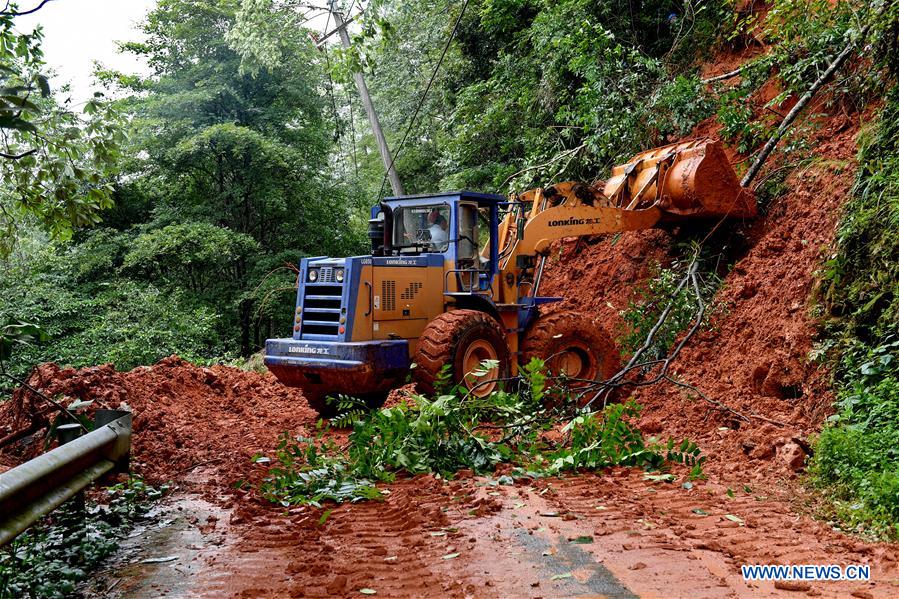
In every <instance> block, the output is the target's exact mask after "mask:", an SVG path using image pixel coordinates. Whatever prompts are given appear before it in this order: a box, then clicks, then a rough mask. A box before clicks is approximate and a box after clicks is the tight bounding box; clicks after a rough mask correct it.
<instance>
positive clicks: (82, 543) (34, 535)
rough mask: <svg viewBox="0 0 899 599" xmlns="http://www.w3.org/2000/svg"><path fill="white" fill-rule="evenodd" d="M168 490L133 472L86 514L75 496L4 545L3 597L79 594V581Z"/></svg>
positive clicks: (0, 563) (0, 559)
mask: <svg viewBox="0 0 899 599" xmlns="http://www.w3.org/2000/svg"><path fill="white" fill-rule="evenodd" d="M165 491H166V488H165V487H162V488H160V489H156V488H153V487H150V486H148V485H146V484H144V482H143V481H142V480H141V479H140V478H139V477H132V478H130V479H129V480H128V481H127V482H125V483H119V484H116V485H113V486H111V487H108V488H107V495H108V502H107V503H106V504H102V505H101V504H92V503H88V504H87V507H86V511H85V513H83V514H82V513H81V512H80V511H79V510H78V508H77V507H75V506H74V505H73V504H72V503H71V502H70V503H67V504H64V505H63V506H62V507H61V508H59V509H57V510H56V511H55V512H53V513H52V514H51V515H50V516H48V517H47V518H45V519H44V520H43V521H42V522H40V523H38V524H36V525H35V526H33V527H32V528H31V529H29V530H28V531H26V532H25V533H23V534H21V535H19V536H18V537H17V538H16V539H15V540H14V541H13V542H12V543H11V544H10V545H9V546H8V547H5V548H4V550H3V551H0V599H7V598H13V597H33V598H35V599H37V598H40V599H43V598H47V599H57V598H58V599H62V598H63V597H72V596H75V595H76V594H77V593H76V587H77V585H78V584H79V583H81V582H83V581H85V580H87V579H88V576H89V573H90V571H91V570H92V569H93V568H95V567H96V566H97V565H98V564H100V562H101V561H102V560H103V559H105V558H106V557H108V556H110V555H112V554H113V553H114V552H115V551H116V550H117V549H118V548H119V543H120V542H121V539H122V538H123V537H124V536H125V534H126V533H127V532H128V530H130V529H131V527H132V525H133V524H134V522H136V521H137V520H138V519H139V518H141V517H142V516H143V515H144V514H146V512H147V511H148V510H149V507H150V505H151V502H152V501H155V500H156V499H159V498H160V497H161V496H162V495H163V493H164V492H165Z"/></svg>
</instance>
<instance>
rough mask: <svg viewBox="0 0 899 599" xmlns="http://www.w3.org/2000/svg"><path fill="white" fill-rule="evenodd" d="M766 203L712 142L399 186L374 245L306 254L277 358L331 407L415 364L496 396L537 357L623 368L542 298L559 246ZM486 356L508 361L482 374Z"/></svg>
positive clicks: (380, 387)
mask: <svg viewBox="0 0 899 599" xmlns="http://www.w3.org/2000/svg"><path fill="white" fill-rule="evenodd" d="M755 213H756V204H755V198H754V196H753V194H752V192H750V191H749V190H747V189H744V188H742V187H740V184H739V182H738V180H737V177H736V173H735V172H734V171H733V169H732V168H731V166H730V164H729V162H728V160H727V157H726V155H725V153H724V151H723V148H722V146H721V144H720V142H716V141H712V140H710V139H698V140H694V141H690V142H686V143H680V144H675V145H669V146H665V147H661V148H657V149H654V150H650V151H647V152H643V153H641V154H638V155H636V156H634V157H633V158H632V159H631V160H629V161H628V162H627V163H625V164H623V165H620V166H617V167H615V168H614V169H612V172H611V176H610V178H609V179H608V180H607V181H604V182H603V181H596V182H594V183H592V184H586V183H576V182H567V183H560V184H556V185H553V186H551V187H547V188H539V189H533V190H530V191H527V192H525V193H522V194H520V195H517V196H512V197H511V198H508V199H507V198H505V197H503V196H499V195H492V194H484V193H473V192H468V191H458V192H446V193H436V194H422V195H412V196H403V197H389V198H386V199H384V200H383V201H382V202H380V203H379V204H378V205H377V206H375V207H374V208H372V210H371V220H370V221H369V237H370V239H371V254H370V255H365V256H354V257H350V258H330V257H324V256H321V257H312V258H303V259H302V260H301V261H300V264H299V275H298V285H297V300H296V311H295V314H294V321H293V336H292V337H290V338H287V339H269V340H267V341H266V344H265V364H266V365H267V366H268V368H269V369H270V370H271V371H272V372H273V373H274V374H275V376H276V377H277V378H278V379H279V380H280V381H281V382H283V383H284V384H287V385H289V386H295V387H300V388H301V389H302V391H303V394H304V395H305V397H306V399H307V400H308V402H309V405H310V406H311V407H313V408H314V409H315V410H317V411H318V412H319V413H321V414H322V415H325V416H327V415H330V414H332V413H333V411H334V408H333V405H332V402H329V401H327V398H328V397H334V396H337V395H339V394H345V395H351V396H353V397H357V398H361V399H364V400H365V401H366V402H368V403H369V405H371V406H378V405H380V403H381V402H383V401H384V399H385V398H386V396H387V394H388V393H389V391H390V390H391V389H393V388H395V387H397V386H399V385H401V384H403V383H404V381H405V380H406V378H407V376H408V374H409V371H410V367H411V365H412V363H413V362H414V363H415V365H416V367H415V368H414V370H413V374H414V379H415V381H416V383H417V388H418V389H419V391H421V392H424V393H429V392H432V391H433V390H434V385H435V382H436V381H437V379H438V376H440V373H441V369H443V368H444V366H448V367H449V373H450V374H451V376H452V378H453V380H454V382H457V383H460V384H462V385H464V386H466V387H467V388H468V389H469V390H470V392H471V393H473V394H474V395H476V396H486V395H488V394H489V393H491V392H493V391H495V390H496V389H497V387H498V385H500V384H501V381H502V379H505V378H508V377H510V376H514V375H515V374H516V373H517V370H518V367H519V365H520V364H527V363H528V362H529V361H530V359H531V358H532V357H538V358H541V359H543V360H545V361H546V362H547V367H548V369H549V370H550V371H552V372H553V373H556V374H562V373H564V374H565V375H566V376H568V377H570V378H571V379H572V380H592V379H598V378H606V377H609V376H611V375H613V374H614V373H615V372H616V371H617V368H618V352H617V350H616V348H615V345H614V343H613V341H612V339H611V338H610V336H609V335H608V333H606V332H605V331H604V330H602V328H601V327H599V326H597V324H595V323H594V319H593V318H591V317H590V316H589V315H585V314H580V313H576V312H569V311H559V310H556V311H553V310H549V309H547V306H548V304H552V303H553V302H558V301H560V300H561V299H563V298H560V297H546V296H542V295H540V282H541V279H542V277H543V272H544V267H545V266H546V261H547V255H548V253H549V250H550V247H551V245H552V243H553V242H554V241H557V240H560V239H564V238H570V237H581V236H592V235H602V234H608V233H618V232H622V231H634V230H639V229H648V228H651V227H655V226H658V225H659V224H660V223H664V222H670V221H678V220H685V219H707V220H713V219H721V218H725V217H729V218H750V217H753V216H754V215H755ZM484 360H492V361H493V362H491V364H496V366H495V368H493V370H492V371H491V372H489V373H487V374H486V376H484V375H481V376H480V377H475V376H474V375H473V374H472V372H473V371H475V370H476V369H478V367H479V365H481V364H482V363H483V361H484Z"/></svg>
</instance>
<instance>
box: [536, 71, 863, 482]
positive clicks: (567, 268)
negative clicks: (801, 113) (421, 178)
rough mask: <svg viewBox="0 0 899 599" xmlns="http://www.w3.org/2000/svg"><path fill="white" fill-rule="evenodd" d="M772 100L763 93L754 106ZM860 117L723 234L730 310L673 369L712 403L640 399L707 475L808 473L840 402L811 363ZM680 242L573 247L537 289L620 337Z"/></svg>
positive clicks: (820, 139)
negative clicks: (811, 454) (626, 314)
mask: <svg viewBox="0 0 899 599" xmlns="http://www.w3.org/2000/svg"><path fill="white" fill-rule="evenodd" d="M775 93H776V90H774V89H767V88H766V89H763V90H762V91H761V92H760V96H759V98H758V99H757V100H758V103H760V104H763V103H764V102H765V101H767V99H770V98H769V97H768V96H772V94H775ZM772 97H773V96H772ZM787 109H788V108H787ZM818 110H819V109H816V108H815V107H812V108H810V109H809V112H810V113H815V112H818ZM865 116H866V115H855V116H854V118H850V117H848V116H846V115H842V114H841V115H835V116H830V117H823V118H820V119H819V122H818V126H819V129H818V131H817V132H816V133H815V134H814V136H813V137H812V139H811V140H810V141H811V146H812V149H811V153H812V154H813V155H814V156H816V158H817V160H816V161H815V162H813V163H812V164H811V165H810V166H806V167H801V168H798V169H797V170H796V171H794V172H793V173H792V174H791V175H790V176H789V177H788V178H787V180H786V188H787V189H788V191H787V193H786V194H785V195H783V196H781V197H780V198H778V199H776V200H775V201H774V202H772V204H771V205H769V206H766V207H765V210H764V215H763V216H761V217H760V218H758V219H756V220H755V221H751V222H750V221H747V222H745V223H736V224H734V223H731V224H729V225H728V226H727V227H728V231H727V233H728V234H729V235H730V236H731V238H730V239H725V240H724V242H725V243H727V244H728V245H730V246H731V248H732V249H731V251H730V256H731V257H732V258H733V259H734V260H735V262H734V266H733V268H732V269H731V270H730V272H729V273H728V274H727V276H726V278H725V281H724V284H723V286H722V288H721V290H720V291H719V293H718V294H717V298H716V299H717V301H718V302H719V303H720V304H721V305H722V306H723V310H722V311H721V312H720V313H719V315H718V316H717V317H716V318H715V321H714V323H713V325H714V326H713V327H712V329H711V330H706V331H704V332H702V333H700V334H698V335H697V336H696V337H695V338H694V339H692V340H690V342H689V343H688V345H687V347H686V348H685V349H684V351H683V352H682V353H681V355H680V356H679V358H678V359H677V360H676V361H675V362H674V364H673V367H672V370H671V371H672V373H674V374H675V375H676V377H677V378H678V379H679V380H682V381H684V382H687V383H690V384H692V385H695V386H696V387H698V388H699V389H700V390H701V391H702V392H703V394H704V395H705V396H706V397H707V398H708V399H709V400H711V401H707V400H706V399H703V398H702V397H700V396H698V395H697V394H696V393H693V392H691V391H689V390H687V389H682V388H678V387H675V386H673V385H660V386H654V387H647V388H641V389H638V390H636V391H635V392H634V394H633V396H634V397H635V398H636V400H637V401H638V402H639V403H641V404H642V405H643V406H644V412H643V417H642V423H641V424H642V426H643V428H644V430H645V432H647V433H652V434H656V433H658V434H661V435H662V436H665V435H673V436H678V437H682V436H686V437H689V438H691V439H693V440H695V441H697V442H698V443H699V444H700V446H701V447H702V448H703V449H704V450H705V451H706V453H707V454H708V455H709V457H710V458H711V459H710V463H709V467H710V468H712V469H714V470H720V471H722V472H742V471H745V470H746V469H747V468H757V469H758V475H759V476H761V475H762V471H767V470H768V469H769V466H771V465H775V466H776V467H777V468H778V469H785V470H787V471H789V470H794V469H796V468H797V467H801V464H802V461H803V458H804V457H805V452H806V451H807V450H808V446H807V443H806V440H807V438H808V436H809V434H811V433H813V432H814V431H816V430H818V429H819V428H820V426H821V423H822V421H823V419H824V418H825V416H826V415H827V414H828V410H829V409H830V405H831V403H832V399H833V398H832V396H831V394H830V392H829V391H828V386H827V384H826V376H827V375H826V373H825V372H823V371H822V370H821V369H820V368H819V367H818V366H817V365H816V364H813V363H811V362H810V360H809V352H810V351H811V350H812V348H813V343H814V339H815V334H816V325H815V322H814V320H813V317H812V314H811V313H812V311H813V301H812V299H811V296H812V295H813V293H812V292H813V286H814V284H815V275H814V273H815V271H816V270H817V269H818V268H819V267H820V265H821V264H822V263H823V261H824V260H825V259H826V257H827V255H828V254H829V253H830V252H831V251H832V250H831V248H832V245H833V241H834V234H835V229H836V224H837V222H838V219H839V216H840V213H841V207H842V204H843V203H844V202H845V201H846V199H847V198H848V196H849V193H850V186H851V184H852V181H853V175H854V168H855V153H856V137H857V134H858V130H859V124H860V121H863V120H864V118H865ZM867 116H870V115H867ZM717 128H718V127H717V125H716V124H715V123H714V121H708V122H706V123H703V124H702V125H700V126H699V127H698V128H697V133H698V134H701V135H707V134H712V135H714V134H715V130H716V129H717ZM739 160H740V157H739V156H733V157H732V162H734V163H736V162H738V161H739ZM769 168H776V166H775V167H769ZM677 236H678V232H677V230H675V231H673V232H667V231H643V232H635V233H624V234H623V235H621V236H620V238H618V239H605V240H601V241H599V242H597V243H594V244H592V245H589V244H585V243H576V242H571V241H569V242H567V243H566V244H563V245H562V246H561V250H562V252H561V258H556V259H555V260H554V261H553V262H551V263H550V265H549V267H548V268H547V270H546V274H545V275H544V276H545V281H546V284H545V286H544V287H543V290H542V291H544V292H545V293H546V294H547V295H559V296H563V297H565V298H566V300H565V302H563V303H562V304H561V306H560V308H571V309H577V310H581V311H584V312H587V313H590V314H597V315H599V316H600V319H601V321H602V322H603V323H604V324H605V326H606V328H607V329H608V330H609V331H610V332H613V333H614V332H615V331H620V326H621V324H622V319H621V314H620V312H621V310H623V309H625V308H626V306H627V303H628V301H629V300H632V299H634V298H636V297H637V294H638V290H639V289H640V286H641V285H642V284H644V283H645V281H646V280H647V278H648V277H649V276H651V274H652V272H653V267H654V266H655V265H662V266H665V265H667V264H669V263H670V262H671V260H672V257H673V254H672V252H671V249H672V248H673V247H674V245H675V243H676V242H677V241H678V239H677ZM717 237H718V238H720V237H721V235H720V234H719V235H717ZM720 242H721V240H720V239H718V240H717V241H716V243H720ZM733 248H738V250H737V251H733ZM715 402H720V404H723V406H726V407H727V408H730V409H732V410H734V411H736V412H737V413H738V414H739V415H738V414H735V413H734V412H730V411H728V410H727V409H725V408H722V407H721V406H720V405H716V404H715ZM741 416H742V417H745V418H742V417H741Z"/></svg>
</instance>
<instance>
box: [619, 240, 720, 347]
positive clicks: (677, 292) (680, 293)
mask: <svg viewBox="0 0 899 599" xmlns="http://www.w3.org/2000/svg"><path fill="white" fill-rule="evenodd" d="M697 251H698V250H697V248H695V247H694V248H692V250H691V251H690V252H684V253H683V254H684V255H690V256H695V255H696V252H697ZM697 259H698V260H699V264H698V265H697V269H698V273H699V274H700V277H699V280H700V288H699V291H700V297H701V300H702V302H703V303H704V304H705V305H706V314H705V318H704V324H703V326H704V327H708V326H709V324H707V323H709V322H711V321H712V320H713V319H712V318H710V317H711V316H714V314H715V313H720V311H721V309H722V307H721V306H720V305H717V304H715V303H713V298H714V295H715V293H716V292H717V291H718V288H719V287H720V286H721V283H722V281H723V279H722V278H721V276H720V275H719V274H718V268H719V266H720V265H719V262H720V256H719V255H711V254H709V253H708V252H704V254H703V255H701V256H700V257H699V258H697ZM689 262H690V261H689V260H683V259H676V260H675V261H674V262H672V264H671V265H670V266H668V267H667V268H666V267H662V266H661V265H656V266H655V267H654V268H653V272H652V273H651V274H650V276H649V278H648V279H647V283H646V284H645V285H644V286H642V287H641V288H639V289H638V290H637V294H636V297H635V298H633V299H631V300H629V301H628V304H627V307H626V308H625V309H624V310H623V311H622V312H621V317H622V320H623V321H624V323H623V325H622V326H621V328H620V333H619V336H618V339H617V341H618V347H619V349H620V351H621V355H622V356H623V357H625V358H626V357H629V356H631V355H633V354H634V352H635V351H637V349H639V348H640V347H641V346H642V345H643V344H644V343H645V341H646V339H648V338H649V333H650V331H651V330H652V329H653V327H655V326H656V323H657V322H658V321H659V318H660V317H661V315H662V313H663V312H664V311H665V310H666V308H667V307H668V306H669V304H670V305H671V311H670V313H669V314H668V317H667V319H666V320H665V322H664V323H663V324H662V326H661V327H660V328H659V330H658V331H657V332H656V334H655V335H654V336H653V338H652V343H651V344H650V346H649V347H648V348H647V349H646V351H645V352H644V354H643V355H644V357H645V358H646V359H647V360H659V359H663V358H664V357H665V356H667V355H668V352H669V351H670V350H671V348H672V347H673V346H674V344H675V342H676V341H677V340H678V338H679V337H680V336H681V334H682V333H684V331H686V330H687V329H689V328H690V326H691V325H692V324H693V322H694V321H695V319H696V315H697V312H698V309H699V301H700V298H697V296H696V292H695V290H694V289H693V288H692V287H691V286H690V285H689V284H687V285H684V286H683V287H682V288H680V289H678V285H679V283H680V282H681V281H682V280H683V278H684V275H685V274H686V272H687V270H688V269H689V267H690V263H689Z"/></svg>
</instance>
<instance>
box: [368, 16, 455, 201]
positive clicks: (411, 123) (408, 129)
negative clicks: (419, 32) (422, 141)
mask: <svg viewBox="0 0 899 599" xmlns="http://www.w3.org/2000/svg"><path fill="white" fill-rule="evenodd" d="M468 2H469V0H465V2H464V3H463V4H462V10H461V11H459V16H458V17H456V22H455V23H454V24H453V30H452V31H451V32H450V35H449V38H447V40H446V44H444V46H443V52H441V53H440V60H438V61H437V66H435V67H434V72H433V73H431V79H430V80H429V81H428V85H427V87H425V91H424V93H423V94H422V95H421V97H420V98H419V99H418V106H416V107H415V113H414V114H413V115H412V119H411V120H410V121H409V125H408V126H407V127H406V132H405V133H404V134H403V139H402V140H401V141H400V145H399V146H398V147H397V149H396V152H395V153H394V154H393V157H392V158H391V159H390V166H388V167H387V171H385V173H384V178H382V179H381V187H380V189H378V197H376V198H375V201H376V202H380V201H381V197H382V196H383V193H384V185H385V184H386V183H387V174H388V173H389V172H390V169H391V168H393V163H394V162H396V159H397V158H398V157H399V155H400V154H401V153H402V151H403V146H404V145H405V144H406V139H407V138H408V137H409V133H411V132H412V127H413V126H414V125H415V119H416V118H418V113H419V112H420V111H421V107H422V106H423V105H424V103H425V99H426V98H427V97H428V92H430V91H431V86H432V85H433V84H434V80H435V79H437V73H438V71H440V65H442V64H443V59H444V58H445V57H446V53H447V51H448V50H449V47H450V44H451V43H452V41H453V39H454V38H455V37H456V31H457V30H458V29H459V23H461V22H462V16H463V15H464V14H465V9H466V8H468Z"/></svg>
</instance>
